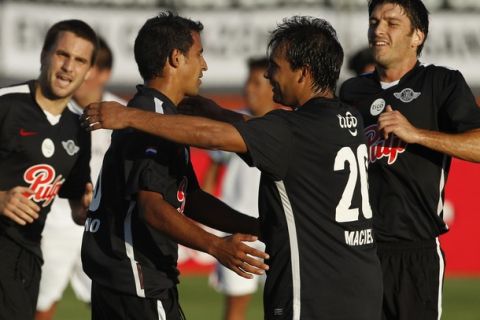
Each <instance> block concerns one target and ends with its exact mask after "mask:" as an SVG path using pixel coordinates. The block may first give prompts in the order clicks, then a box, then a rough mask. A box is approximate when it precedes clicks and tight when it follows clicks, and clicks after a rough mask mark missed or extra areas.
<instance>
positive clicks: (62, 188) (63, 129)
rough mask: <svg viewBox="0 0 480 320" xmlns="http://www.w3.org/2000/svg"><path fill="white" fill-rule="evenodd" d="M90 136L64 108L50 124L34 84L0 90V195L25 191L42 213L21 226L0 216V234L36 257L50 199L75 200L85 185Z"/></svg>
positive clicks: (28, 83) (75, 117) (77, 117)
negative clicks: (22, 187) (4, 234)
mask: <svg viewBox="0 0 480 320" xmlns="http://www.w3.org/2000/svg"><path fill="white" fill-rule="evenodd" d="M89 161H90V134H89V133H87V132H86V131H85V130H83V129H82V128H81V127H80V121H79V116H78V115H76V114H74V113H72V112H71V111H70V110H69V109H68V108H65V110H64V111H63V113H62V114H61V117H60V120H59V122H58V123H57V124H55V125H52V124H51V123H50V122H49V121H48V119H47V116H46V115H45V113H44V112H43V110H42V109H41V107H40V106H39V105H38V104H37V102H36V100H35V81H29V82H27V83H24V84H19V85H15V86H11V87H5V88H2V89H0V190H3V191H5V190H10V189H11V188H14V187H16V186H25V187H30V189H32V190H33V191H34V192H35V194H33V195H31V196H30V197H29V198H30V199H31V200H32V201H34V202H35V203H37V205H38V206H39V207H40V208H41V211H40V213H39V215H40V217H39V218H38V219H37V220H35V221H34V222H33V223H30V224H27V225H26V226H22V225H19V224H17V223H15V222H13V221H11V220H10V219H8V218H6V217H4V216H1V217H0V232H5V233H6V234H7V235H8V236H9V237H10V238H12V239H13V240H14V241H16V242H17V243H19V244H20V245H22V246H24V247H25V248H27V249H28V250H30V251H32V252H34V253H35V254H37V255H38V256H40V257H41V252H40V247H39V245H40V239H41V233H42V230H43V227H44V225H45V219H46V217H47V213H48V211H49V210H50V206H51V204H52V201H53V199H54V198H55V196H56V195H57V193H58V194H59V196H60V197H62V198H72V199H79V198H80V197H81V196H82V195H83V193H84V191H85V184H86V183H87V182H88V181H90V167H89Z"/></svg>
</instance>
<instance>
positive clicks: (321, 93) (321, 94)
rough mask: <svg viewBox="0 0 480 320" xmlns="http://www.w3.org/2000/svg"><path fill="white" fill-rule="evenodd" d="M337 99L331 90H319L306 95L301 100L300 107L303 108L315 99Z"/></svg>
mask: <svg viewBox="0 0 480 320" xmlns="http://www.w3.org/2000/svg"><path fill="white" fill-rule="evenodd" d="M334 97H335V94H334V93H333V91H331V90H329V89H325V90H317V91H315V92H309V93H307V94H305V95H304V96H303V97H301V99H299V104H298V105H299V106H303V105H304V104H305V103H307V102H308V101H309V100H311V99H314V98H326V99H333V98H334Z"/></svg>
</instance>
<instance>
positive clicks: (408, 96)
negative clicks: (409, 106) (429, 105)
mask: <svg viewBox="0 0 480 320" xmlns="http://www.w3.org/2000/svg"><path fill="white" fill-rule="evenodd" d="M420 95H421V93H420V92H415V91H413V90H412V89H410V88H405V89H403V90H402V91H400V92H395V93H393V96H394V97H395V98H397V99H399V100H400V101H402V102H404V103H408V102H411V101H413V100H415V99H417V98H418V97H419V96H420Z"/></svg>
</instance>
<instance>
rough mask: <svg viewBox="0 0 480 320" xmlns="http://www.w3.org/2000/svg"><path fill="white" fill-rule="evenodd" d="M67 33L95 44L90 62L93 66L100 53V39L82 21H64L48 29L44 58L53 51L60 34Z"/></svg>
mask: <svg viewBox="0 0 480 320" xmlns="http://www.w3.org/2000/svg"><path fill="white" fill-rule="evenodd" d="M67 31H68V32H72V33H73V34H75V35H76V36H77V37H80V38H82V39H85V40H87V41H89V42H90V43H92V44H93V52H92V57H91V61H90V63H91V65H93V64H94V63H95V58H96V56H97V51H98V38H97V34H96V33H95V31H93V29H92V28H91V27H90V26H89V25H88V24H87V23H85V22H83V21H82V20H76V19H72V20H63V21H59V22H57V23H55V24H54V25H53V26H51V27H50V29H48V31H47V34H46V36H45V41H44V42H43V47H42V56H43V55H44V54H46V53H47V52H48V51H50V50H51V49H52V47H53V46H54V45H55V43H56V41H57V39H58V36H59V34H60V33H62V32H67Z"/></svg>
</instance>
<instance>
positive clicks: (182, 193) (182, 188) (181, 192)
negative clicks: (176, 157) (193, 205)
mask: <svg viewBox="0 0 480 320" xmlns="http://www.w3.org/2000/svg"><path fill="white" fill-rule="evenodd" d="M187 187H188V179H187V177H183V179H182V182H180V184H179V186H178V190H177V200H178V202H180V207H178V208H177V211H178V212H180V213H183V210H185V203H186V202H187Z"/></svg>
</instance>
